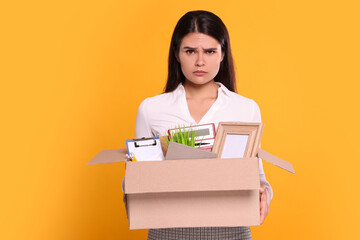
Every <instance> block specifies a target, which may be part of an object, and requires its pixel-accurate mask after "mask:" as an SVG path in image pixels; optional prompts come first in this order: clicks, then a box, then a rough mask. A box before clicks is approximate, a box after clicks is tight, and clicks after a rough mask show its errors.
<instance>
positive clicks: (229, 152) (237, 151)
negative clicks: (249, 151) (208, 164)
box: [221, 134, 249, 158]
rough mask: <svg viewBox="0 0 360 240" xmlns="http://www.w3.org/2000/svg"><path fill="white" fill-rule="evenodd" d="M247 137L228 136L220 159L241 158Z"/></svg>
mask: <svg viewBox="0 0 360 240" xmlns="http://www.w3.org/2000/svg"><path fill="white" fill-rule="evenodd" d="M248 138H249V135H245V134H228V135H227V136H226V139H225V144H224V149H223V151H222V154H221V158H242V157H244V154H245V149H246V145H247V141H248Z"/></svg>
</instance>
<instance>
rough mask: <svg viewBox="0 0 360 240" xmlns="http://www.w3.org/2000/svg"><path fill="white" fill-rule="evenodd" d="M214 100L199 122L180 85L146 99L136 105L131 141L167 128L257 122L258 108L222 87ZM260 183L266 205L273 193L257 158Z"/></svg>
mask: <svg viewBox="0 0 360 240" xmlns="http://www.w3.org/2000/svg"><path fill="white" fill-rule="evenodd" d="M217 84H218V85H220V87H219V88H218V97H217V99H216V101H215V102H214V104H213V105H212V106H211V108H210V109H209V110H208V112H207V113H206V114H205V115H204V116H203V118H202V119H201V120H200V122H198V123H196V122H195V120H194V119H193V118H192V117H191V115H190V112H189V109H188V105H187V101H186V95H185V89H184V86H183V85H182V84H179V86H178V87H177V88H176V89H175V90H174V91H172V92H169V93H163V94H160V95H157V96H155V97H150V98H146V99H145V100H144V101H143V102H142V103H141V104H140V106H139V110H138V113H137V117H136V125H135V138H142V137H153V136H164V135H167V131H168V129H171V128H176V127H178V126H190V125H191V126H194V125H198V124H206V123H214V124H215V129H217V127H218V124H219V122H261V115H260V109H259V107H258V105H257V104H256V103H255V101H254V100H252V99H249V98H246V97H243V96H241V95H239V94H237V93H234V92H232V91H230V90H228V89H227V88H226V87H225V86H224V85H223V84H221V83H217ZM259 173H260V182H261V183H262V184H264V185H265V186H266V187H267V188H268V190H269V191H268V192H269V195H270V196H269V197H270V198H268V200H269V203H270V200H271V199H272V196H273V191H272V188H271V186H270V184H269V183H268V181H267V180H266V178H265V173H264V170H263V165H262V160H261V159H259Z"/></svg>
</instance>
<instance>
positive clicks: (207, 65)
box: [177, 32, 224, 85]
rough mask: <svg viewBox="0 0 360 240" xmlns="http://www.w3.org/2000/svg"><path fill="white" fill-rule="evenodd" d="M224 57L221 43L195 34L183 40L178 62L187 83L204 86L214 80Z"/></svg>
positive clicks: (209, 37) (207, 36)
mask: <svg viewBox="0 0 360 240" xmlns="http://www.w3.org/2000/svg"><path fill="white" fill-rule="evenodd" d="M223 57H224V54H223V53H222V52H221V46H220V43H219V42H218V41H217V40H216V39H215V38H213V37H211V36H209V35H206V34H203V33H197V32H194V33H189V34H188V35H186V36H185V37H184V38H183V39H182V41H181V45H180V49H179V55H178V57H177V60H178V62H179V63H180V65H181V70H182V72H183V74H184V76H185V78H186V81H190V82H191V83H193V84H196V85H202V84H206V83H208V82H210V81H212V80H213V79H214V77H215V76H216V75H217V73H218V72H219V68H220V63H221V61H222V60H223Z"/></svg>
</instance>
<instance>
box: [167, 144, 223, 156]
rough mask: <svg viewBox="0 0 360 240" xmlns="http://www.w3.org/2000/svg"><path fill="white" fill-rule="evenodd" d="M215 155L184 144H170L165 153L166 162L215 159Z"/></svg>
mask: <svg viewBox="0 0 360 240" xmlns="http://www.w3.org/2000/svg"><path fill="white" fill-rule="evenodd" d="M216 157H217V154H216V153H213V152H208V151H205V150H202V149H199V148H194V147H189V146H186V145H184V144H180V143H176V142H170V143H169V147H168V149H167V153H166V157H165V159H166V160H178V159H200V158H216Z"/></svg>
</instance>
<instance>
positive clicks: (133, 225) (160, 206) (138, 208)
mask: <svg viewBox="0 0 360 240" xmlns="http://www.w3.org/2000/svg"><path fill="white" fill-rule="evenodd" d="M128 204H129V206H128V207H129V208H130V209H129V210H130V211H129V222H130V224H129V225H130V229H147V228H172V227H222V226H255V225H259V224H260V210H259V191H258V190H239V191H219V192H189V193H186V194H184V193H159V194H156V193H148V194H130V195H129V198H128Z"/></svg>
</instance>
